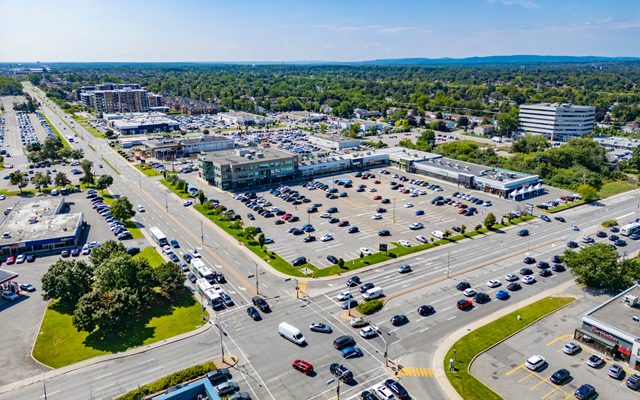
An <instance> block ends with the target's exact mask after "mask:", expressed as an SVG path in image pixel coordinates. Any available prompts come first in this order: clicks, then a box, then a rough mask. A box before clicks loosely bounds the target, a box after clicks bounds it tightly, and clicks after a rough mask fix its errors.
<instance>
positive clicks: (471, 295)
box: [462, 288, 476, 297]
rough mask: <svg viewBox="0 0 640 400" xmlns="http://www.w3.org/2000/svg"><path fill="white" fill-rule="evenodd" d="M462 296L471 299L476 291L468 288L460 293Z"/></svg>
mask: <svg viewBox="0 0 640 400" xmlns="http://www.w3.org/2000/svg"><path fill="white" fill-rule="evenodd" d="M462 294H464V295H465V296H467V297H473V296H475V295H476V291H475V289H474V288H468V289H465V290H464V292H462Z"/></svg>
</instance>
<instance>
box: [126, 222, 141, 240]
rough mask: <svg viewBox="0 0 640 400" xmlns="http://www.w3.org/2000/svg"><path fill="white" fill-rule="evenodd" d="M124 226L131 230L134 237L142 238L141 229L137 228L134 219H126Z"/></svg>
mask: <svg viewBox="0 0 640 400" xmlns="http://www.w3.org/2000/svg"><path fill="white" fill-rule="evenodd" d="M124 226H125V228H127V229H128V230H129V232H131V236H133V238H134V239H142V238H144V235H143V234H142V230H141V229H140V228H138V225H137V224H136V223H135V222H134V221H127V222H125V223H124Z"/></svg>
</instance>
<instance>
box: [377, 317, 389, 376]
mask: <svg viewBox="0 0 640 400" xmlns="http://www.w3.org/2000/svg"><path fill="white" fill-rule="evenodd" d="M378 337H379V338H380V339H382V342H383V343H384V366H385V367H388V366H389V342H387V340H386V339H385V338H384V336H383V332H382V329H380V327H378Z"/></svg>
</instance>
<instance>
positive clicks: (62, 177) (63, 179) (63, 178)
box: [53, 171, 71, 187]
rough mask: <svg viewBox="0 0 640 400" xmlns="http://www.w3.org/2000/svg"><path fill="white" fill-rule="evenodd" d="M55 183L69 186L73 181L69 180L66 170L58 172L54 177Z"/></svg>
mask: <svg viewBox="0 0 640 400" xmlns="http://www.w3.org/2000/svg"><path fill="white" fill-rule="evenodd" d="M53 183H54V184H55V185H56V186H62V187H64V186H67V185H70V184H71V181H70V180H69V178H67V174H65V173H64V172H62V171H60V172H58V173H57V174H56V176H55V178H53Z"/></svg>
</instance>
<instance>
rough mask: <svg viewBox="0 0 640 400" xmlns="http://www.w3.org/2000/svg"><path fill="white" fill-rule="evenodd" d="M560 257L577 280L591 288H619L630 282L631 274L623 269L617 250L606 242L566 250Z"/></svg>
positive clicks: (627, 285) (627, 265) (628, 284)
mask: <svg viewBox="0 0 640 400" xmlns="http://www.w3.org/2000/svg"><path fill="white" fill-rule="evenodd" d="M562 258H563V260H564V262H565V264H566V265H567V268H569V270H571V273H572V274H573V275H574V276H575V277H576V278H577V280H578V282H580V283H584V284H585V285H587V286H589V287H591V288H595V289H607V290H621V289H624V288H627V287H629V286H630V285H631V283H632V279H633V277H632V274H630V273H629V272H630V271H626V270H623V265H622V263H621V262H619V261H618V258H619V255H618V252H617V251H616V249H615V248H614V247H612V246H610V245H608V244H604V243H596V244H594V245H593V246H589V247H585V248H584V249H581V250H580V251H577V252H574V251H571V250H566V251H565V253H564V255H563V257H562ZM624 267H626V268H628V267H629V264H626V265H624ZM626 268H625V269H626Z"/></svg>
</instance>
